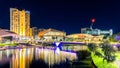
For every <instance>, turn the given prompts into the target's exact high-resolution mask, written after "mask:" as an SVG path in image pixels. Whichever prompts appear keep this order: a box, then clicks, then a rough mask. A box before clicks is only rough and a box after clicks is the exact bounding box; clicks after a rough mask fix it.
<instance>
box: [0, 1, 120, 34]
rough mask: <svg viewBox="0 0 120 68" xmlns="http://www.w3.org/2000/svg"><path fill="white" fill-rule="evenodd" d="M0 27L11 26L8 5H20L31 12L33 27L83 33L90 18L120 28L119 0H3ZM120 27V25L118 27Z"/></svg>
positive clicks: (101, 25) (102, 26)
mask: <svg viewBox="0 0 120 68" xmlns="http://www.w3.org/2000/svg"><path fill="white" fill-rule="evenodd" d="M0 6H4V8H3V7H0V8H1V9H3V10H1V13H0V15H1V16H0V28H7V29H9V28H10V27H9V26H10V25H9V24H10V18H9V15H10V13H9V9H10V8H18V9H25V10H28V11H30V12H31V18H30V19H31V27H38V28H54V29H58V30H63V31H65V32H67V33H68V34H70V33H80V29H81V28H84V27H89V26H90V24H91V21H90V20H91V18H95V19H96V22H95V23H94V25H93V28H99V29H113V31H114V33H117V32H120V27H119V22H120V20H119V18H120V17H119V16H120V13H119V11H120V10H119V6H120V5H119V1H118V0H115V1H112V0H109V1H107V0H106V1H104V0H101V1H96V0H90V1H89V0H88V1H87V0H86V1H80V2H77V1H73V2H70V1H69V2H65V1H62V0H61V1H59V2H58V1H54V2H53V1H32V0H31V1H30V0H17V1H7V0H1V1H0ZM116 27H117V28H116Z"/></svg>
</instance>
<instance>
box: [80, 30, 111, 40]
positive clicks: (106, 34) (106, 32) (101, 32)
mask: <svg viewBox="0 0 120 68" xmlns="http://www.w3.org/2000/svg"><path fill="white" fill-rule="evenodd" d="M81 33H84V34H91V35H95V36H98V35H104V37H106V38H107V37H109V36H111V35H113V31H112V29H110V30H100V29H91V28H82V29H81Z"/></svg>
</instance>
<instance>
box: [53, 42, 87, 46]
mask: <svg viewBox="0 0 120 68" xmlns="http://www.w3.org/2000/svg"><path fill="white" fill-rule="evenodd" d="M52 44H55V46H62V45H63V44H76V45H86V43H84V42H53V43H52Z"/></svg>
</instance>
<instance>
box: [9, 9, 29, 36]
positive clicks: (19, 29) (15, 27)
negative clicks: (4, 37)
mask: <svg viewBox="0 0 120 68" xmlns="http://www.w3.org/2000/svg"><path fill="white" fill-rule="evenodd" d="M10 31H13V32H15V33H17V34H18V35H20V36H21V37H29V36H30V12H29V11H25V10H18V9H16V8H10Z"/></svg>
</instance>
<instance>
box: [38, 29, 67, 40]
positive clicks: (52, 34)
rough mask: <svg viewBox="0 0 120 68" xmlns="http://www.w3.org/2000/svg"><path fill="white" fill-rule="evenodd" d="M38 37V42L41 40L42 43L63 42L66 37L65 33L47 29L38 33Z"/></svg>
mask: <svg viewBox="0 0 120 68" xmlns="http://www.w3.org/2000/svg"><path fill="white" fill-rule="evenodd" d="M38 36H39V38H40V40H43V41H63V40H64V38H65V36H66V32H63V31H59V30H56V29H51V28H49V29H46V30H43V31H40V32H39V33H38Z"/></svg>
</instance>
